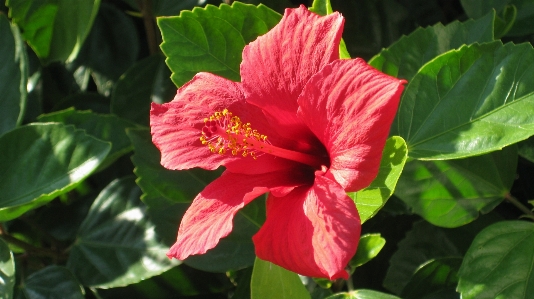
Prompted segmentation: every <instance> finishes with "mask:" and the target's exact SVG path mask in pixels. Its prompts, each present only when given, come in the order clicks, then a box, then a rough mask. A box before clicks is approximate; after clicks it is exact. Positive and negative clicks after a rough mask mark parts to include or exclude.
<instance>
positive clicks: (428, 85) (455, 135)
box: [392, 41, 534, 160]
mask: <svg viewBox="0 0 534 299" xmlns="http://www.w3.org/2000/svg"><path fill="white" fill-rule="evenodd" d="M392 132H393V133H394V134H398V135H400V136H402V137H403V138H404V140H406V144H408V155H409V156H410V157H412V158H417V159H427V160H430V159H432V160H434V159H439V160H441V159H458V158H463V157H469V156H476V155H481V154H484V153H488V152H491V151H495V150H499V149H502V148H503V147H505V146H507V145H510V144H513V143H516V142H519V141H521V140H524V139H527V138H528V137H530V136H531V135H533V134H534V49H532V46H531V45H530V44H527V43H525V44H519V45H514V44H512V43H508V44H506V45H503V44H502V43H501V42H500V41H496V42H492V43H485V44H480V45H479V44H473V45H470V46H464V47H462V48H461V49H459V50H453V51H450V52H447V53H445V54H443V55H441V56H439V57H437V58H436V59H434V60H432V61H431V62H429V63H427V64H426V65H425V66H423V67H422V68H421V70H420V71H419V72H418V73H417V75H415V77H414V78H413V79H412V81H411V82H410V83H408V86H407V87H406V90H405V91H404V95H403V97H402V99H401V103H400V106H399V111H398V114H397V118H396V119H395V121H394V123H393V125H392Z"/></svg>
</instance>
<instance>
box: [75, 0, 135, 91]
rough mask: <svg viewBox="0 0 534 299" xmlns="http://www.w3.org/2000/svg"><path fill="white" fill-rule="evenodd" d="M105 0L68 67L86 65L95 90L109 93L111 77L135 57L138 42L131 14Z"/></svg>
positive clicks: (116, 77) (124, 68) (112, 79)
mask: <svg viewBox="0 0 534 299" xmlns="http://www.w3.org/2000/svg"><path fill="white" fill-rule="evenodd" d="M106 2H107V1H106ZM106 2H103V3H102V5H101V6H100V9H99V11H98V14H97V16H96V18H95V21H94V25H93V28H92V29H91V32H90V33H89V36H88V37H87V40H86V42H85V43H84V45H83V47H82V49H81V51H80V53H79V55H78V57H77V58H76V60H75V61H74V62H73V63H72V64H71V65H70V66H69V67H70V68H71V69H72V70H76V69H78V68H79V67H80V66H83V67H86V68H88V71H89V72H90V73H91V75H92V77H93V80H94V81H95V83H96V85H97V88H98V92H99V93H100V94H103V95H105V96H109V94H110V92H111V89H112V87H113V83H114V81H116V80H118V79H119V77H120V76H121V75H122V74H123V73H124V72H126V70H128V68H130V67H131V66H132V64H134V62H135V61H137V59H139V51H140V50H139V45H140V44H141V42H140V41H139V36H138V32H137V28H136V24H135V22H134V21H133V20H132V18H131V17H129V16H127V15H126V14H125V13H124V12H123V11H121V10H120V9H118V8H117V6H116V5H112V4H111V3H106Z"/></svg>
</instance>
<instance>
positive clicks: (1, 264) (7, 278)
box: [0, 239, 15, 299]
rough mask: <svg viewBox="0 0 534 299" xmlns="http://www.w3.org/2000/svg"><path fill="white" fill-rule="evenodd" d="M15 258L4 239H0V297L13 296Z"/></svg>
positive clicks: (9, 297)
mask: <svg viewBox="0 0 534 299" xmlns="http://www.w3.org/2000/svg"><path fill="white" fill-rule="evenodd" d="M14 287H15V259H14V257H13V253H12V252H11V250H10V249H9V246H8V245H7V243H6V242H4V240H2V239H0V299H11V298H13V288H14Z"/></svg>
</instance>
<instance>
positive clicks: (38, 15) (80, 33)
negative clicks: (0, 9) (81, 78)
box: [6, 0, 100, 63]
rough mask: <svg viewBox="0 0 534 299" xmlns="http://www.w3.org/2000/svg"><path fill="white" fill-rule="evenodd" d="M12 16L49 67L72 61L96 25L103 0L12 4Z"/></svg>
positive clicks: (43, 0) (10, 0)
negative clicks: (51, 64) (53, 62)
mask: <svg viewBox="0 0 534 299" xmlns="http://www.w3.org/2000/svg"><path fill="white" fill-rule="evenodd" d="M6 5H7V6H8V7H9V16H10V17H11V18H13V21H14V22H15V23H16V24H17V25H18V26H19V27H20V28H21V29H22V30H23V33H22V36H23V37H24V39H25V40H26V41H27V42H28V44H29V45H30V46H31V47H32V49H33V50H34V51H35V53H36V54H37V56H39V57H40V58H41V59H42V60H43V61H44V62H45V63H49V62H52V61H67V60H68V61H72V60H73V59H74V58H75V57H76V55H77V54H78V51H79V50H80V48H81V46H82V44H83V41H84V40H85V38H86V37H87V34H88V33H89V31H90V29H91V25H92V24H93V20H94V18H95V16H96V13H97V11H98V8H99V6H100V0H80V1H76V2H73V1H70V0H52V1H48V0H37V1H28V0H8V1H7V2H6Z"/></svg>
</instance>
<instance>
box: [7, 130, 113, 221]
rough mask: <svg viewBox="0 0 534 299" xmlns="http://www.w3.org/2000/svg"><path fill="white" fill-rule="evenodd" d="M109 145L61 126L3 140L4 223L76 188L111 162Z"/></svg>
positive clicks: (17, 133) (10, 134) (23, 132)
mask: <svg viewBox="0 0 534 299" xmlns="http://www.w3.org/2000/svg"><path fill="white" fill-rule="evenodd" d="M109 150H110V145H109V143H106V142H103V141H100V140H98V139H96V138H94V137H92V136H89V135H87V134H85V132H83V131H82V130H75V129H74V127H73V126H64V125H62V124H58V123H45V124H32V125H27V126H24V127H20V128H17V129H15V130H13V131H10V132H8V133H7V134H4V135H3V136H2V137H0V152H2V155H0V169H2V171H3V175H2V177H1V178H0V189H1V190H2V193H0V221H7V220H11V219H14V218H16V217H18V216H20V215H22V214H23V213H25V212H27V211H28V210H31V209H34V208H36V207H39V206H41V205H43V204H45V203H47V202H49V201H50V200H52V199H53V198H54V197H56V196H58V195H60V194H63V193H66V192H67V191H69V190H72V189H73V188H75V187H76V185H77V184H78V183H79V182H81V181H83V180H84V179H85V178H86V177H87V176H89V175H90V174H91V173H92V172H93V171H94V170H95V169H97V168H98V166H99V165H100V164H101V163H102V162H103V161H104V160H105V158H106V156H107V154H108V152H109Z"/></svg>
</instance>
